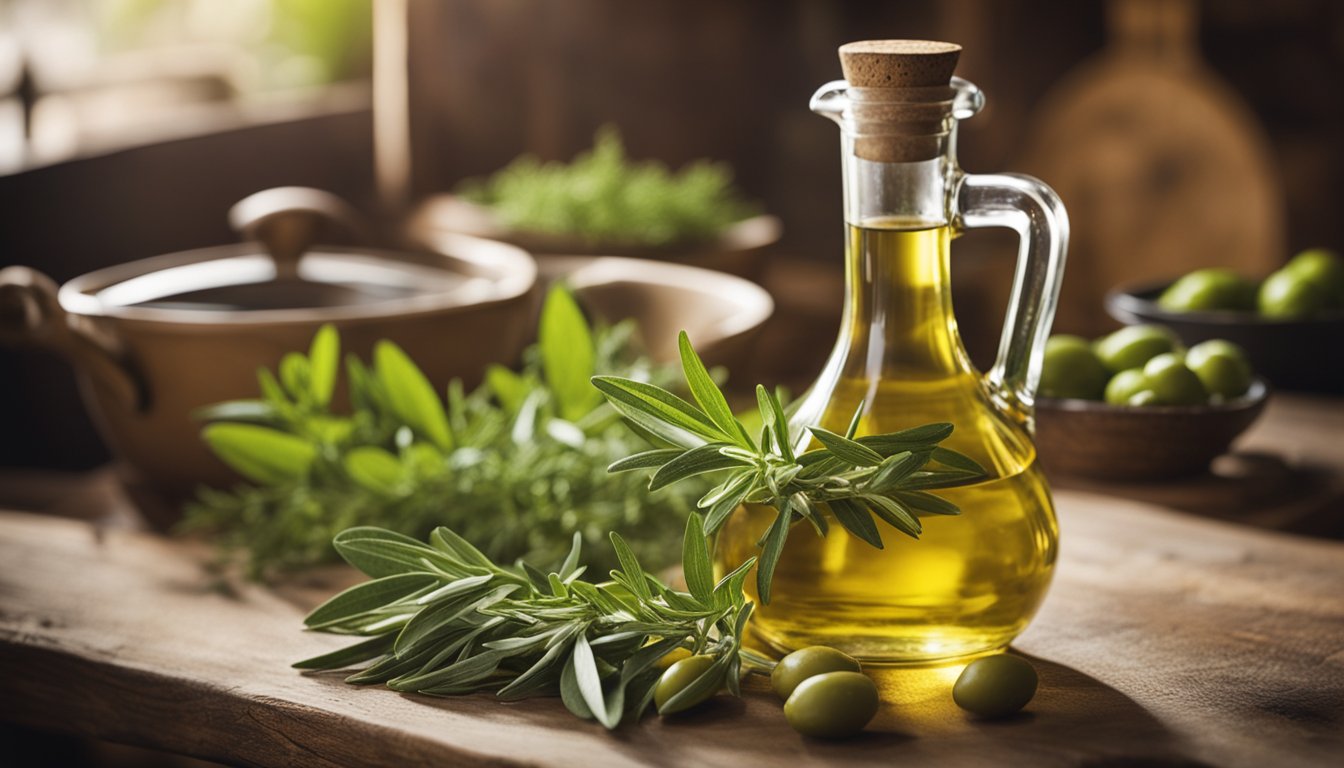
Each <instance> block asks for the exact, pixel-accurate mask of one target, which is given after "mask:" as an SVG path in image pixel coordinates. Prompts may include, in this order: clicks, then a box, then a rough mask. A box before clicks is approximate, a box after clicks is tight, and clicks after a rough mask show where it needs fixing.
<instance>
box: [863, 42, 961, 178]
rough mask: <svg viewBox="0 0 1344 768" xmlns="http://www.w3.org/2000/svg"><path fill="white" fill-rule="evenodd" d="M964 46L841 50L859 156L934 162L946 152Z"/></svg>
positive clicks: (870, 45) (878, 45)
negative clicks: (953, 82) (955, 74)
mask: <svg viewBox="0 0 1344 768" xmlns="http://www.w3.org/2000/svg"><path fill="white" fill-rule="evenodd" d="M960 54H961V46H959V45H956V44H954V43H942V42H936V41H933V40H864V41H860V42H855V43H846V44H845V45H842V46H840V66H841V68H842V69H843V70H844V73H845V80H846V81H848V82H849V86H850V90H849V98H850V114H851V119H852V126H853V134H854V154H856V155H858V156H859V157H861V158H863V159H865V160H874V161H877V162H884V163H905V162H918V161H922V160H932V159H934V158H936V157H938V156H939V154H940V152H941V151H942V139H943V137H945V136H946V135H947V120H948V116H949V114H950V106H951V102H952V98H953V96H954V93H953V90H952V88H951V86H950V83H951V80H952V72H953V70H955V69H956V67H957V57H958V56H959V55H960Z"/></svg>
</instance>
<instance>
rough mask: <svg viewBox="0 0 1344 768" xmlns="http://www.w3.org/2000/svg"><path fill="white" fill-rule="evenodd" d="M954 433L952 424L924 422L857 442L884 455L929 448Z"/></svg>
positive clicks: (866, 436)
mask: <svg viewBox="0 0 1344 768" xmlns="http://www.w3.org/2000/svg"><path fill="white" fill-rule="evenodd" d="M951 434H952V425H951V424H947V423H945V422H944V423H935V424H924V425H922V426H918V427H913V428H911V429H903V430H900V431H899V432H888V433H886V434H881V435H865V436H863V437H860V438H858V440H857V441H856V442H859V443H862V444H863V445H864V446H866V447H868V448H871V449H873V450H874V451H877V452H878V453H880V454H882V455H883V456H890V455H891V454H893V453H900V452H901V451H909V450H913V449H915V448H927V447H929V446H930V445H931V444H934V443H939V442H942V441H943V440H945V439H947V437H948V436H949V435H951Z"/></svg>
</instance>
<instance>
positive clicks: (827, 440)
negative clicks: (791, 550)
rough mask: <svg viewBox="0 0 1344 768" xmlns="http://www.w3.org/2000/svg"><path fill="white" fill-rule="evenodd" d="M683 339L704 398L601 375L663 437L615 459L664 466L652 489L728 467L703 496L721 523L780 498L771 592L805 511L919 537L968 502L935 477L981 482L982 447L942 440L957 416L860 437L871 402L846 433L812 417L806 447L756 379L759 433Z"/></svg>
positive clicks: (764, 546) (763, 574)
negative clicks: (812, 443) (977, 455)
mask: <svg viewBox="0 0 1344 768" xmlns="http://www.w3.org/2000/svg"><path fill="white" fill-rule="evenodd" d="M679 345H680V350H681V363H682V369H683V372H684V374H685V377H686V383H687V385H688V387H689V389H690V391H691V395H692V396H693V397H694V399H695V402H696V404H691V403H689V402H687V401H685V400H683V399H682V398H680V397H677V396H676V395H675V394H673V393H671V392H668V391H667V390H665V389H662V388H661V387H658V386H657V385H654V384H650V383H647V382H641V381H635V380H633V379H627V378H621V377H616V376H595V377H593V384H594V385H595V386H596V387H597V388H598V389H599V390H601V391H602V393H603V394H604V395H606V396H607V399H608V401H610V403H611V405H612V406H613V407H614V408H615V409H616V410H617V411H618V412H619V413H620V414H621V415H622V416H624V417H625V419H626V421H627V423H628V424H629V425H630V427H631V428H632V429H633V430H635V431H636V432H638V433H639V434H641V435H643V436H645V437H646V438H648V439H649V440H650V441H652V442H653V443H654V444H655V445H662V446H664V447H662V448H655V449H653V450H649V451H644V452H642V453H638V454H635V455H633V456H630V457H628V458H625V459H621V460H620V461H617V462H615V463H613V464H612V465H611V466H610V467H609V470H610V471H612V472H625V471H630V470H637V469H654V470H655V471H654V473H653V476H652V477H651V478H650V481H649V487H650V489H652V490H657V489H659V488H664V487H667V486H669V485H672V484H673V483H678V482H681V481H683V480H686V479H688V478H692V477H697V476H700V475H704V474H707V473H711V472H726V473H728V474H727V476H726V477H725V478H724V479H723V480H722V481H721V482H720V483H719V484H718V485H717V486H715V487H714V488H712V489H711V490H710V491H709V492H708V493H706V494H705V495H704V496H703V497H701V498H700V500H699V502H697V507H698V508H699V509H701V510H703V511H704V512H705V531H706V533H707V534H711V535H712V534H713V533H714V532H716V531H717V530H718V529H719V528H720V527H721V526H722V525H723V523H724V522H725V521H726V520H727V519H728V516H729V515H730V514H732V512H733V510H735V509H737V508H738V506H740V505H741V504H743V503H748V504H767V505H770V506H772V507H774V508H775V510H776V511H777V514H776V516H775V519H774V522H773V523H772V524H771V525H770V527H769V528H768V529H766V531H765V532H764V533H763V535H762V536H761V539H760V547H761V554H760V567H759V568H758V569H757V573H756V589H757V594H758V595H759V596H760V599H761V602H762V603H766V604H768V603H769V602H770V585H771V581H772V579H773V576H774V572H775V567H776V566H777V565H778V563H779V557H780V555H781V553H782V552H783V551H784V544H785V541H786V540H787V538H788V535H789V529H790V528H791V527H792V525H793V524H794V523H795V522H798V521H800V520H806V521H808V522H809V523H811V524H812V526H813V528H815V529H816V532H817V534H818V535H820V536H825V535H826V533H827V531H828V528H829V522H828V516H827V515H825V514H823V511H829V512H830V516H829V517H830V518H834V520H835V521H836V522H838V523H839V524H840V525H841V526H843V527H844V528H845V530H847V531H849V532H850V533H851V534H853V535H854V536H856V537H857V538H859V539H862V540H863V541H865V542H867V543H868V544H870V545H872V546H874V547H877V548H878V549H881V548H882V546H883V545H882V535H881V533H880V532H879V530H878V527H877V524H876V522H875V521H876V520H881V521H882V522H884V523H886V524H887V525H890V526H891V527H893V528H895V529H896V530H898V531H900V532H901V533H903V534H905V535H907V536H911V537H913V538H919V535H920V532H921V531H922V530H923V526H922V524H921V523H920V520H919V518H920V516H921V515H926V514H929V515H956V514H960V511H961V510H960V509H959V508H958V507H957V506H956V505H955V504H953V503H951V502H949V501H947V500H946V499H943V498H941V497H939V496H936V495H934V494H931V493H928V489H932V488H941V487H947V486H953V485H961V484H965V483H969V482H973V481H975V480H978V479H980V478H983V477H984V476H985V474H986V473H985V470H984V468H982V467H981V466H980V465H979V464H978V463H976V462H975V460H974V459H971V458H970V457H969V456H966V455H964V454H961V453H958V452H956V451H953V450H951V449H948V448H943V447H941V446H940V445H939V443H941V442H942V441H943V440H945V439H947V437H948V436H949V435H951V434H952V425H951V424H926V425H924V426H920V427H914V428H913V429H906V430H902V431H900V432H891V433H887V434H881V435H866V436H863V437H856V436H855V433H856V432H857V430H858V426H859V418H860V416H861V414H862V412H863V404H862V403H861V404H860V405H859V408H858V410H857V411H856V412H855V414H854V418H853V419H852V420H851V421H850V424H849V429H848V430H847V431H846V433H845V434H843V435H839V434H836V433H834V432H830V431H827V430H825V429H821V428H820V427H809V428H808V431H809V432H810V434H811V437H812V438H815V440H816V442H817V443H819V447H816V448H813V449H812V450H808V451H806V452H800V448H801V446H802V444H803V441H804V440H806V439H807V438H806V436H804V435H795V434H793V433H792V432H791V430H790V427H789V422H788V417H787V415H786V413H785V411H784V407H783V405H782V404H781V401H780V398H779V396H778V395H777V394H776V393H772V392H770V391H769V390H767V389H766V388H765V387H762V386H757V387H756V399H757V402H758V404H759V406H760V413H761V417H762V421H763V426H762V429H761V434H760V438H759V440H753V439H752V437H751V435H750V434H748V433H747V430H746V428H745V427H744V426H743V425H742V422H741V421H739V420H738V419H737V418H736V417H735V416H734V415H733V412H732V410H731V409H730V408H729V407H728V401H727V399H726V398H725V397H724V395H723V392H722V391H720V390H719V388H718V386H716V385H715V384H714V380H713V379H712V378H711V377H710V375H709V372H708V371H707V370H706V369H705V365H704V363H703V362H701V360H700V357H699V355H697V354H696V352H695V349H694V348H693V347H692V346H691V342H690V339H689V338H688V337H687V335H686V333H685V332H684V331H683V332H682V333H681V336H680V339H679Z"/></svg>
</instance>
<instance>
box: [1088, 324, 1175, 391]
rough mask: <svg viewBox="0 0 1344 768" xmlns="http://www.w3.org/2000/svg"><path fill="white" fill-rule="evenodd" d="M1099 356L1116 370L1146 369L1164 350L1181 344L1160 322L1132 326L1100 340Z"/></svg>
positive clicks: (1172, 349) (1109, 367)
mask: <svg viewBox="0 0 1344 768" xmlns="http://www.w3.org/2000/svg"><path fill="white" fill-rule="evenodd" d="M1095 346H1096V350H1097V357H1099V358H1101V362H1102V363H1103V364H1104V365H1105V366H1106V367H1107V368H1108V369H1110V370H1111V372H1112V373H1119V372H1121V371H1125V370H1129V369H1130V368H1142V367H1143V364H1144V363H1146V362H1148V361H1149V360H1152V359H1153V358H1154V357H1157V356H1158V355H1160V354H1162V353H1163V352H1173V351H1175V350H1176V347H1177V340H1176V336H1175V334H1173V333H1172V332H1171V331H1169V330H1167V329H1166V328H1165V327H1163V326H1160V325H1130V326H1126V327H1124V328H1121V329H1120V330H1118V331H1116V332H1115V333H1112V334H1111V335H1109V336H1106V337H1104V338H1102V339H1101V340H1100V341H1098V342H1097V343H1096V345H1095ZM1108 399H1109V398H1108Z"/></svg>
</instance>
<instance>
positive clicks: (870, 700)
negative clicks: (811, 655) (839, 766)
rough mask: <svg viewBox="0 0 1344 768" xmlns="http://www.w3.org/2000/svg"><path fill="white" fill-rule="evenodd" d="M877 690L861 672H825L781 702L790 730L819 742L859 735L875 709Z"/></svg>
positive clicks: (815, 676)
mask: <svg viewBox="0 0 1344 768" xmlns="http://www.w3.org/2000/svg"><path fill="white" fill-rule="evenodd" d="M878 703H879V702H878V696H877V686H876V685H874V684H873V681H872V678H870V677H868V676H867V675H865V674H863V673H861V672H826V673H824V674H820V675H813V676H812V677H809V678H807V679H806V680H804V681H803V682H801V683H799V684H798V687H797V688H795V689H794V690H793V694H792V695H790V696H789V700H788V701H786V702H784V717H785V719H787V720H788V721H789V725H791V726H793V730H795V731H797V732H799V733H801V734H803V735H804V736H813V737H816V738H819V739H842V738H844V737H846V736H853V735H854V734H856V733H858V732H859V731H862V730H863V728H864V726H866V725H868V723H869V722H871V721H872V719H873V717H874V716H875V715H876V714H877V707H878Z"/></svg>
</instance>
